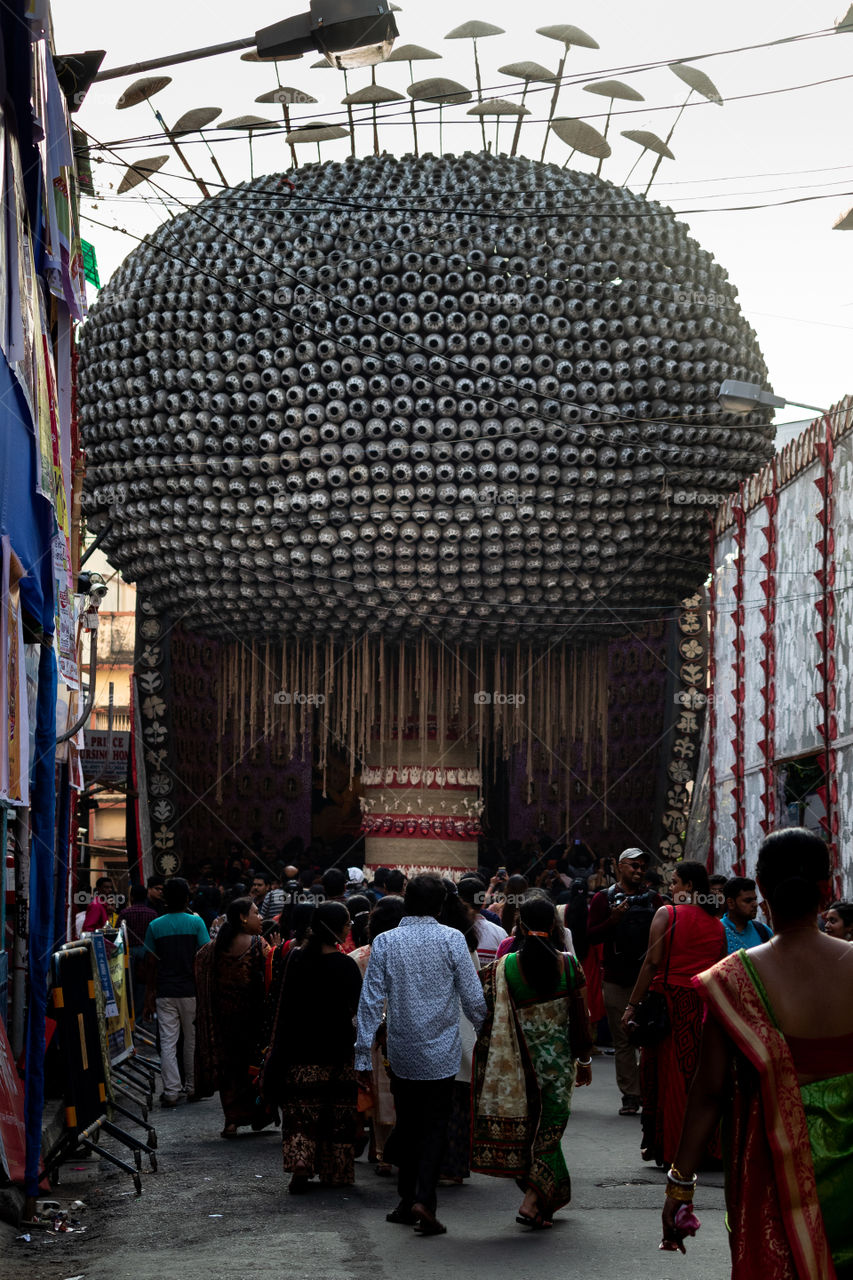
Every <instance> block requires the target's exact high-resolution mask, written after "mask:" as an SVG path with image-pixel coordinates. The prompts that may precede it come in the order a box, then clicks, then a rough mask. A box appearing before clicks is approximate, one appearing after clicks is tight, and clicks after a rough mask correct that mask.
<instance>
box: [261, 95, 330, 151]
mask: <svg viewBox="0 0 853 1280" xmlns="http://www.w3.org/2000/svg"><path fill="white" fill-rule="evenodd" d="M316 101H317V99H316V98H315V97H314V96H313V95H312V94H310V93H306V92H305V90H304V89H297V88H295V86H293V85H285V84H282V83H281V82H280V81H279V86H278V88H277V89H268V90H267V92H266V93H261V94H258V96H257V98H255V102H260V103H267V102H277V103H279V105H280V106H281V111H282V115H283V116H284V127H285V129H286V130H287V132H288V133H290V131H291V129H292V128H293V125H292V123H291V120H290V108H291V107H292V106H293V105H294V103H297V102H299V103H310V102H314V103H316ZM290 154H291V157H292V159H293V167H294V169H298V168H299V161H298V160H297V158H296V148H295V147H294V146H292V145H291V148H290Z"/></svg>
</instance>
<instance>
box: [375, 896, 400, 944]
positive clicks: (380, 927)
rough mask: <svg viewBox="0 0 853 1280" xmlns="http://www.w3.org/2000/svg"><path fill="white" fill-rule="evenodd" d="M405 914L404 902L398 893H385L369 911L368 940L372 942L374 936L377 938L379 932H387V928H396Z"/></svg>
mask: <svg viewBox="0 0 853 1280" xmlns="http://www.w3.org/2000/svg"><path fill="white" fill-rule="evenodd" d="M405 914H406V904H405V902H404V901H403V899H402V898H401V897H400V895H399V894H396V893H386V894H385V896H384V897H382V898H380V899H379V901H378V902H377V904H376V906H375V907H374V908H373V910H372V911H371V913H370V920H369V921H368V924H367V940H368V942H373V940H374V938H378V937H379V935H380V933H388V932H389V930H391V929H396V928H397V925H398V924H399V923H400V921H401V920H402V919H403V916H404V915H405Z"/></svg>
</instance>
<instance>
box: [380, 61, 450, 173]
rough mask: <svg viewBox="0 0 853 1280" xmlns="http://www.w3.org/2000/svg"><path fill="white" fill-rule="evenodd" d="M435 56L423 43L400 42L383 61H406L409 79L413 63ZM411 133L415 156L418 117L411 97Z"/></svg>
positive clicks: (412, 77) (412, 72)
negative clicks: (413, 140)
mask: <svg viewBox="0 0 853 1280" xmlns="http://www.w3.org/2000/svg"><path fill="white" fill-rule="evenodd" d="M435 58H439V59H440V58H441V54H440V53H433V51H432V49H425V48H424V47H423V45H420V44H401V45H399V46H398V47H397V48H396V49H395V50H394V52H393V53H391V54H389V56H388V57H387V58H386V59H385V61H386V62H408V64H409V79H410V80H414V78H415V72H414V68H413V63H415V62H429V61H431V60H433V59H435ZM412 133H413V134H414V138H415V155H416V156H417V154H418V118H417V112H416V111H415V102H414V99H412Z"/></svg>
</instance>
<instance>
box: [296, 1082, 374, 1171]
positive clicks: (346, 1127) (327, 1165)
mask: <svg viewBox="0 0 853 1280" xmlns="http://www.w3.org/2000/svg"><path fill="white" fill-rule="evenodd" d="M281 1096H282V1104H281V1134H282V1157H283V1161H284V1169H285V1172H286V1173H292V1172H293V1170H294V1169H295V1168H300V1169H305V1170H310V1175H311V1176H312V1177H313V1176H314V1175H315V1174H316V1175H318V1176H319V1178H320V1181H321V1182H323V1183H326V1184H327V1185H328V1186H348V1185H350V1184H351V1183H353V1182H354V1181H355V1149H354V1140H355V1135H356V1129H357V1126H358V1107H357V1102H358V1091H357V1086H356V1080H355V1072H354V1071H353V1069H352V1067H316V1066H306V1065H304V1064H294V1065H291V1066H289V1067H288V1068H287V1069H286V1071H285V1072H284V1074H283V1077H282V1081H281Z"/></svg>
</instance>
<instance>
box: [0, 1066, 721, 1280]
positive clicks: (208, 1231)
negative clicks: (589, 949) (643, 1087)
mask: <svg viewBox="0 0 853 1280" xmlns="http://www.w3.org/2000/svg"><path fill="white" fill-rule="evenodd" d="M593 1070H594V1074H595V1082H594V1084H593V1086H592V1088H591V1089H584V1090H581V1091H579V1092H578V1093H577V1094H576V1095H575V1098H576V1103H577V1107H576V1111H575V1114H574V1116H573V1117H572V1119H571V1121H570V1123H569V1127H568V1130H567V1132H566V1140H565V1148H566V1153H567V1159H568V1163H569V1167H570V1169H571V1172H572V1177H573V1180H574V1200H573V1202H572V1204H571V1206H570V1207H569V1208H568V1209H566V1210H564V1211H563V1212H562V1213H561V1214H559V1215H558V1217H557V1225H556V1226H555V1227H554V1229H553V1230H552V1231H548V1232H541V1233H537V1234H536V1235H529V1234H528V1233H526V1232H524V1231H523V1230H522V1229H521V1228H520V1227H518V1226H516V1225H515V1221H514V1218H515V1211H516V1209H517V1207H518V1205H519V1203H520V1200H521V1195H520V1192H519V1191H518V1190H517V1188H516V1187H515V1186H514V1185H513V1184H512V1183H511V1182H504V1181H501V1180H497V1179H493V1178H483V1177H474V1178H472V1180H471V1182H470V1183H469V1184H467V1185H466V1186H464V1187H461V1188H451V1189H448V1190H445V1191H442V1192H440V1196H441V1200H440V1206H439V1214H440V1217H441V1218H442V1220H443V1221H444V1222H445V1223H446V1224H447V1227H448V1235H447V1236H443V1237H439V1238H435V1239H420V1238H418V1237H417V1236H415V1235H414V1233H413V1232H412V1231H411V1230H410V1229H408V1228H406V1227H399V1226H390V1225H388V1224H387V1223H386V1222H385V1220H384V1215H385V1213H386V1212H387V1211H388V1210H389V1209H391V1208H393V1206H394V1204H395V1195H394V1187H393V1184H392V1183H391V1182H390V1181H389V1180H387V1179H380V1178H377V1177H376V1175H375V1174H374V1172H373V1168H372V1167H371V1166H370V1165H368V1164H367V1163H366V1161H365V1159H364V1158H362V1159H361V1160H360V1161H359V1162H358V1164H357V1179H356V1185H355V1186H354V1187H352V1188H348V1189H346V1190H343V1191H324V1190H320V1189H319V1188H317V1189H315V1190H314V1191H312V1192H311V1193H310V1194H309V1195H307V1196H304V1197H300V1198H296V1197H288V1196H286V1195H285V1194H284V1176H283V1174H282V1172H281V1168H280V1163H279V1142H278V1138H277V1135H276V1134H275V1133H265V1134H262V1135H260V1136H251V1137H250V1136H247V1137H245V1138H240V1139H238V1140H236V1141H234V1142H230V1143H226V1142H223V1141H222V1140H221V1139H220V1138H219V1136H218V1133H219V1129H220V1127H221V1124H222V1117H221V1112H220V1110H219V1107H218V1104H217V1103H215V1102H213V1101H209V1102H204V1103H201V1104H198V1105H195V1106H181V1107H180V1108H178V1109H176V1110H175V1111H159V1110H158V1111H156V1113H155V1120H156V1123H157V1125H158V1132H159V1138H160V1149H159V1152H158V1155H159V1165H160V1167H159V1171H158V1172H157V1173H156V1174H149V1173H146V1174H145V1175H144V1191H143V1195H142V1196H141V1198H139V1199H137V1198H136V1197H135V1196H134V1195H133V1192H132V1190H131V1187H130V1180H129V1179H126V1178H125V1177H124V1176H123V1175H113V1174H112V1173H107V1174H106V1175H104V1174H103V1173H102V1172H101V1171H100V1170H98V1171H97V1174H96V1175H95V1176H94V1178H93V1177H92V1176H91V1175H90V1174H86V1175H84V1174H82V1173H81V1172H80V1171H79V1170H78V1171H75V1169H74V1168H73V1166H69V1167H67V1168H66V1170H65V1171H64V1172H63V1177H62V1183H61V1186H60V1187H59V1188H58V1192H59V1193H60V1196H61V1198H62V1200H63V1202H65V1201H66V1200H73V1199H75V1198H77V1197H78V1196H79V1197H80V1198H83V1199H85V1200H86V1201H87V1203H88V1204H89V1206H90V1207H89V1209H88V1210H87V1211H85V1212H84V1213H83V1214H82V1215H81V1222H83V1223H85V1224H86V1226H87V1230H86V1232H85V1233H84V1234H83V1235H80V1236H76V1235H75V1236H63V1237H56V1236H53V1237H50V1238H47V1239H45V1238H43V1239H41V1240H40V1241H37V1242H35V1243H34V1244H33V1245H29V1246H28V1245H22V1244H11V1243H10V1244H9V1245H8V1247H4V1249H3V1250H2V1254H3V1257H2V1259H0V1276H2V1278H3V1280H7V1277H8V1280H23V1278H26V1280H54V1278H56V1280H66V1278H67V1277H71V1276H83V1277H85V1280H124V1278H125V1277H127V1280H246V1278H247V1277H249V1276H251V1277H253V1278H257V1280H273V1277H275V1280H282V1277H295V1278H297V1280H303V1278H304V1280H397V1277H405V1280H435V1278H436V1277H438V1276H440V1275H441V1274H442V1273H443V1272H444V1271H445V1270H448V1272H451V1271H452V1274H453V1276H454V1277H459V1280H487V1278H488V1280H527V1278H528V1277H534V1276H535V1277H536V1280H563V1278H564V1277H565V1276H572V1275H577V1276H583V1277H586V1278H594V1280H598V1278H599V1277H601V1278H605V1277H606V1278H607V1280H724V1277H726V1276H727V1275H728V1246H727V1243H726V1239H725V1229H724V1225H723V1212H722V1206H723V1195H722V1177H721V1175H719V1174H712V1175H704V1176H702V1178H701V1183H702V1187H701V1190H700V1191H699V1192H698V1194H697V1197H696V1205H697V1212H698V1216H699V1218H700V1219H701V1221H702V1231H701V1232H700V1233H699V1236H698V1237H697V1239H696V1241H694V1242H692V1244H688V1250H689V1252H688V1254H687V1257H686V1258H685V1257H682V1256H681V1255H678V1254H662V1253H659V1252H658V1248H657V1245H658V1241H659V1239H660V1206H661V1202H662V1199H663V1181H664V1178H663V1173H662V1172H661V1171H659V1170H657V1169H655V1168H654V1167H651V1168H650V1167H649V1166H648V1165H644V1164H643V1163H642V1161H641V1160H640V1158H639V1122H638V1121H636V1120H632V1119H626V1118H624V1117H620V1116H618V1115H617V1114H616V1108H617V1105H618V1095H617V1092H616V1088H615V1084H614V1080H613V1061H612V1059H609V1058H596V1059H595V1060H594V1067H593ZM83 1177H85V1178H86V1181H85V1182H82V1183H81V1182H80V1179H81V1178H83ZM75 1178H76V1179H77V1180H78V1181H77V1182H75V1181H74V1179H75ZM213 1215H216V1216H213ZM7 1238H9V1239H10V1238H11V1237H4V1241H3V1242H4V1246H5V1240H6V1239H7Z"/></svg>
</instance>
